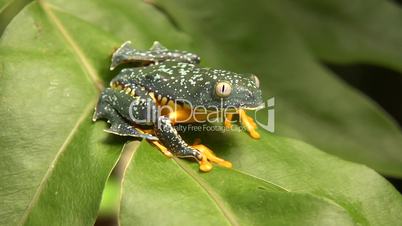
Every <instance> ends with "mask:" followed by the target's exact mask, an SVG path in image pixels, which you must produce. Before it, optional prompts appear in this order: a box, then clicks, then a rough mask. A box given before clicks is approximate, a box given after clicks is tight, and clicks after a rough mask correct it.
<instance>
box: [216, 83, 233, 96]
mask: <svg viewBox="0 0 402 226" xmlns="http://www.w3.org/2000/svg"><path fill="white" fill-rule="evenodd" d="M215 92H216V95H218V96H220V97H227V96H229V95H230V93H231V92H232V86H231V85H230V83H228V82H218V83H216V86H215Z"/></svg>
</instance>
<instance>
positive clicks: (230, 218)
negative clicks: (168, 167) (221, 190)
mask: <svg viewBox="0 0 402 226" xmlns="http://www.w3.org/2000/svg"><path fill="white" fill-rule="evenodd" d="M172 159H173V160H174V161H173V162H175V163H176V165H177V166H179V167H180V168H181V169H182V170H183V171H184V172H185V173H186V174H187V175H188V176H189V177H190V178H191V179H192V180H194V181H195V182H196V183H197V184H198V185H200V187H201V188H202V189H203V190H204V191H205V192H206V193H207V194H208V196H209V197H210V198H211V199H212V200H213V201H214V202H215V204H216V206H217V207H218V209H219V210H220V211H221V213H222V214H223V216H225V218H226V220H227V221H228V222H229V223H230V224H231V225H234V226H239V225H240V224H239V223H238V222H237V219H236V217H235V214H234V213H233V212H232V211H231V210H230V209H228V208H227V207H226V206H225V204H224V201H223V200H222V199H221V198H220V196H219V195H218V194H216V193H215V191H213V189H212V188H211V187H210V186H209V185H207V184H206V183H205V182H203V181H202V180H201V179H199V178H198V177H197V175H195V174H194V173H193V172H192V170H191V169H188V168H187V166H185V165H184V164H182V163H181V162H180V160H178V159H177V158H176V157H173V158H172Z"/></svg>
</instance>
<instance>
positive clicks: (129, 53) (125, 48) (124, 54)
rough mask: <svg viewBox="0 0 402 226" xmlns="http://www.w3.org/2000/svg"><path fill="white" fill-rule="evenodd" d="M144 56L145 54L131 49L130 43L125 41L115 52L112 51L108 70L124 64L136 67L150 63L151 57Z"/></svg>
mask: <svg viewBox="0 0 402 226" xmlns="http://www.w3.org/2000/svg"><path fill="white" fill-rule="evenodd" d="M144 54H146V53H145V52H142V51H139V50H137V49H135V48H133V47H132V46H131V42H130V41H126V42H125V43H123V44H122V45H121V46H120V47H119V48H118V49H117V50H116V51H114V53H113V55H112V63H111V65H110V70H113V69H115V68H116V67H117V66H119V65H120V64H125V63H136V64H138V66H142V65H147V64H150V63H152V62H153V61H152V56H147V55H144Z"/></svg>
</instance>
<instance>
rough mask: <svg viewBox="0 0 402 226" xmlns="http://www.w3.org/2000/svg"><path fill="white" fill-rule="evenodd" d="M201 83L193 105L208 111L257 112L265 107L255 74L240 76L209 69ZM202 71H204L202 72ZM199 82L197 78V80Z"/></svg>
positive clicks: (193, 99)
mask: <svg viewBox="0 0 402 226" xmlns="http://www.w3.org/2000/svg"><path fill="white" fill-rule="evenodd" d="M207 70H209V73H206V74H205V76H203V77H204V78H203V79H202V80H201V79H200V80H201V81H200V82H199V85H198V88H196V90H197V91H196V92H194V94H193V95H194V97H193V98H189V99H192V104H193V105H194V106H193V108H194V107H196V106H203V107H205V108H207V109H208V110H211V111H214V110H215V109H217V110H226V111H232V110H235V109H248V110H256V109H259V108H261V107H263V106H264V102H263V99H262V94H261V90H260V88H259V86H260V82H259V79H258V77H257V76H256V75H254V74H238V73H234V72H229V71H224V70H213V69H207ZM201 71H202V70H201ZM195 80H197V78H195Z"/></svg>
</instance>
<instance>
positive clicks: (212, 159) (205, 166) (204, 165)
mask: <svg viewBox="0 0 402 226" xmlns="http://www.w3.org/2000/svg"><path fill="white" fill-rule="evenodd" d="M200 143H201V140H200V139H196V140H195V141H194V144H193V145H191V147H193V148H194V149H197V150H198V151H200V152H201V153H202V154H203V158H202V160H201V161H199V164H200V170H201V171H204V172H208V171H210V170H211V169H212V164H211V163H215V164H218V165H220V166H222V167H225V168H232V163H231V162H229V161H226V160H224V159H221V158H218V157H217V156H216V155H215V154H214V152H213V151H212V150H211V149H209V148H208V147H207V146H205V145H203V144H200Z"/></svg>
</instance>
